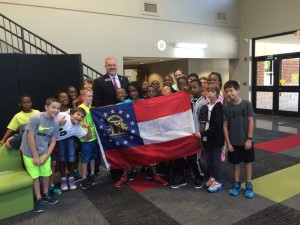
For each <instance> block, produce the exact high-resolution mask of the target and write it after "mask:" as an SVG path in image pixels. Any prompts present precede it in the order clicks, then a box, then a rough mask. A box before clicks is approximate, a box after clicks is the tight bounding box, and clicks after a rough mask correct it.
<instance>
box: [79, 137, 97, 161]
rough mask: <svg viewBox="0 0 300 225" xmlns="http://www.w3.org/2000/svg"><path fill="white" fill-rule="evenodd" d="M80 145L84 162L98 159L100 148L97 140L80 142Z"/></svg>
mask: <svg viewBox="0 0 300 225" xmlns="http://www.w3.org/2000/svg"><path fill="white" fill-rule="evenodd" d="M80 147H81V160H82V163H86V164H88V163H89V162H90V160H92V159H93V160H96V159H97V156H98V150H99V148H98V143H97V140H95V141H91V142H80Z"/></svg>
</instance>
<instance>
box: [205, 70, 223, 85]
mask: <svg viewBox="0 0 300 225" xmlns="http://www.w3.org/2000/svg"><path fill="white" fill-rule="evenodd" d="M212 75H216V76H217V77H218V79H219V82H220V88H222V76H221V74H219V73H217V72H211V73H210V74H209V75H208V77H207V78H208V79H209V78H210V77H211V76H212Z"/></svg>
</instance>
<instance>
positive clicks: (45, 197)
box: [43, 194, 58, 205]
mask: <svg viewBox="0 0 300 225" xmlns="http://www.w3.org/2000/svg"><path fill="white" fill-rule="evenodd" d="M43 202H45V203H49V204H51V205H54V204H56V203H58V200H57V199H56V198H54V197H53V196H51V195H49V194H44V195H43Z"/></svg>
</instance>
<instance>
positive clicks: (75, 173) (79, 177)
mask: <svg viewBox="0 0 300 225" xmlns="http://www.w3.org/2000/svg"><path fill="white" fill-rule="evenodd" d="M81 179H82V178H81V176H80V173H79V171H78V170H74V180H75V183H77V182H79V181H81Z"/></svg>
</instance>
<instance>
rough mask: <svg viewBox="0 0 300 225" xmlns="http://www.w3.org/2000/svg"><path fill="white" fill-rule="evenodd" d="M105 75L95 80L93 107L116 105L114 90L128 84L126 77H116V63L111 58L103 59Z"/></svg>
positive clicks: (115, 60)
mask: <svg viewBox="0 0 300 225" xmlns="http://www.w3.org/2000/svg"><path fill="white" fill-rule="evenodd" d="M105 69H106V74H105V75H104V76H103V77H99V78H97V79H95V83H94V88H93V89H94V101H93V106H95V107H99V106H106V105H112V104H116V103H117V102H118V100H117V97H116V89H117V88H124V89H126V86H127V85H128V84H129V81H128V79H127V78H126V77H124V76H121V75H118V74H117V70H118V61H117V59H115V58H113V57H108V58H106V59H105Z"/></svg>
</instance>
